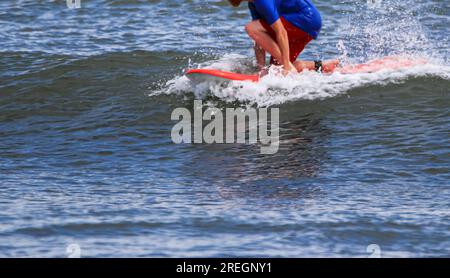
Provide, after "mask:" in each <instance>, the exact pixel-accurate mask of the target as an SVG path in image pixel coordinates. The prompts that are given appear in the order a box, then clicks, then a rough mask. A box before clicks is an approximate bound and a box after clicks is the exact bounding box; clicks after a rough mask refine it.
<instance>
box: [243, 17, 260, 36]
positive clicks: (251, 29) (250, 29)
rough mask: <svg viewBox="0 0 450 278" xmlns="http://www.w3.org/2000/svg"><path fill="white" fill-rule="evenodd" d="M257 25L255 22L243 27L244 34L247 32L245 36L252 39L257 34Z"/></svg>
mask: <svg viewBox="0 0 450 278" xmlns="http://www.w3.org/2000/svg"><path fill="white" fill-rule="evenodd" d="M258 24H259V22H258V21H257V20H254V21H251V22H249V23H247V24H246V25H245V32H247V34H248V35H249V36H250V37H252V38H253V37H254V36H255V35H256V34H257V33H258V30H259V28H258V27H259V26H258Z"/></svg>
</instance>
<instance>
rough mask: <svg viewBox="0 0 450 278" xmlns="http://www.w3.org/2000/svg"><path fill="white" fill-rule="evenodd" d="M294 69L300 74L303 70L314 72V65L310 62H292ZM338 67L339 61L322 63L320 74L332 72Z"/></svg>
mask: <svg viewBox="0 0 450 278" xmlns="http://www.w3.org/2000/svg"><path fill="white" fill-rule="evenodd" d="M294 66H295V69H296V70H297V71H298V72H302V71H304V70H316V64H315V63H314V62H312V61H295V62H294ZM337 66H339V60H338V59H333V60H327V61H323V62H322V69H321V70H322V72H332V71H334V70H335V69H336V67H337Z"/></svg>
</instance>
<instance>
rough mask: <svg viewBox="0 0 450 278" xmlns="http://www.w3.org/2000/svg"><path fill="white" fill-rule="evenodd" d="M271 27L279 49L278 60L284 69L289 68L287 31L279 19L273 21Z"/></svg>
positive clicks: (290, 65)
mask: <svg viewBox="0 0 450 278" xmlns="http://www.w3.org/2000/svg"><path fill="white" fill-rule="evenodd" d="M271 27H272V29H273V30H274V31H275V34H276V38H277V43H278V47H279V48H280V51H281V61H279V62H280V63H281V64H282V65H283V67H284V69H285V70H291V68H292V64H291V62H290V61H289V39H288V35H287V31H286V29H285V28H284V26H283V23H282V22H281V20H280V19H278V20H277V21H275V22H274V23H273V24H272V25H271Z"/></svg>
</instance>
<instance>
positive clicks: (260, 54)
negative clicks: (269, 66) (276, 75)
mask: <svg viewBox="0 0 450 278" xmlns="http://www.w3.org/2000/svg"><path fill="white" fill-rule="evenodd" d="M255 56H256V65H257V66H258V68H259V69H260V70H261V69H263V68H264V67H265V66H266V51H265V50H264V49H263V48H262V47H261V46H260V45H259V44H257V43H255Z"/></svg>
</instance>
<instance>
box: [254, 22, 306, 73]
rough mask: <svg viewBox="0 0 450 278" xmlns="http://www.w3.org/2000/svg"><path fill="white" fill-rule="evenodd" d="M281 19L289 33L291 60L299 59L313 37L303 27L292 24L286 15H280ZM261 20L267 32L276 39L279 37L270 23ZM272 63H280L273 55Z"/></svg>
mask: <svg viewBox="0 0 450 278" xmlns="http://www.w3.org/2000/svg"><path fill="white" fill-rule="evenodd" d="M280 19H281V22H282V23H283V26H284V28H285V29H286V32H287V35H288V39H289V60H290V61H291V63H293V62H294V61H295V60H297V57H298V55H300V53H301V52H302V51H303V49H304V48H305V46H306V45H307V44H308V43H309V42H310V41H311V40H312V39H313V37H312V36H311V35H310V34H308V33H306V32H305V31H303V30H302V29H300V28H298V27H296V26H294V25H292V24H291V23H290V22H289V21H287V20H286V19H284V17H280ZM260 22H261V24H262V26H263V27H264V29H266V31H267V33H269V35H270V36H271V37H272V38H273V39H274V40H275V41H276V40H277V37H276V34H275V31H274V30H273V29H272V27H270V25H269V24H268V23H267V22H265V21H264V20H260ZM270 64H273V65H279V63H278V62H277V61H276V60H275V59H274V58H273V57H271V58H270Z"/></svg>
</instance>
